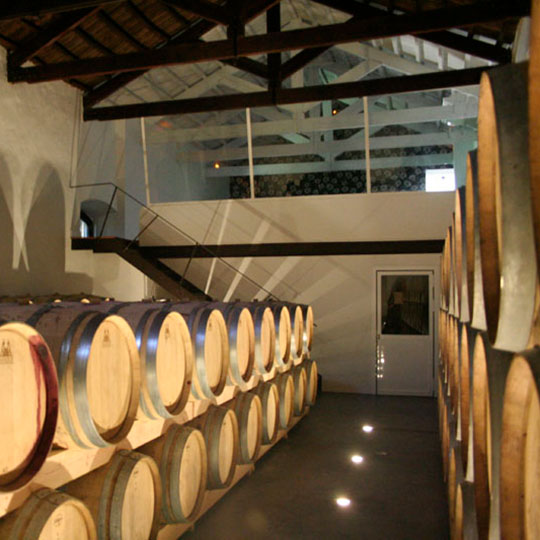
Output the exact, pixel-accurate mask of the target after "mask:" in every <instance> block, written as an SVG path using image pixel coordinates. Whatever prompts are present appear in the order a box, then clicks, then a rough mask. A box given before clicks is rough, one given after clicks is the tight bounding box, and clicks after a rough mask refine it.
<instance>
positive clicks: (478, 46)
mask: <svg viewBox="0 0 540 540" xmlns="http://www.w3.org/2000/svg"><path fill="white" fill-rule="evenodd" d="M314 1H315V2H317V3H318V4H322V5H324V6H327V7H330V8H333V9H337V10H338V11H343V12H344V13H348V14H349V15H354V16H357V17H377V16H379V15H381V14H382V13H384V12H385V10H384V9H383V8H376V7H373V6H368V5H366V4H360V3H359V2H356V0H314ZM518 1H519V0H518ZM519 3H520V4H521V7H522V9H523V11H524V13H523V14H522V15H520V16H525V15H529V14H530V13H529V12H530V6H528V4H527V2H523V1H521V2H519ZM490 8H491V6H490ZM527 11H529V12H527ZM456 26H458V25H456ZM421 37H422V39H425V40H426V41H430V42H431V43H435V44H436V45H442V46H443V47H448V48H450V49H454V50H456V51H459V52H463V53H466V54H471V55H473V56H477V57H479V58H484V59H486V60H490V61H492V62H498V63H506V62H509V61H510V60H511V53H510V51H508V49H505V48H503V47H500V46H498V45H490V44H489V43H484V42H482V41H480V40H478V39H473V38H472V37H465V36H460V35H458V34H455V33H453V32H447V31H438V32H427V33H424V34H422V36H421Z"/></svg>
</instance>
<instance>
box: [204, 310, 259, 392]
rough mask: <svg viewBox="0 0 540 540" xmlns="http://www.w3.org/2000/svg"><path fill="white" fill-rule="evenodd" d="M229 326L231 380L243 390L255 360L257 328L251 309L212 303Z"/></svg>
mask: <svg viewBox="0 0 540 540" xmlns="http://www.w3.org/2000/svg"><path fill="white" fill-rule="evenodd" d="M208 305H209V306H210V307H213V308H215V309H219V311H221V313H222V315H223V317H224V318H225V322H226V324H227V332H228V337H229V358H230V361H229V379H230V380H231V382H232V383H233V384H235V385H237V386H239V387H240V388H241V389H242V390H245V389H246V383H247V382H248V381H249V380H250V378H251V375H252V373H253V364H254V360H255V327H254V324H253V317H252V316H251V313H250V311H249V309H247V308H246V307H242V306H239V305H236V304H229V303H225V302H212V303H210V304H208Z"/></svg>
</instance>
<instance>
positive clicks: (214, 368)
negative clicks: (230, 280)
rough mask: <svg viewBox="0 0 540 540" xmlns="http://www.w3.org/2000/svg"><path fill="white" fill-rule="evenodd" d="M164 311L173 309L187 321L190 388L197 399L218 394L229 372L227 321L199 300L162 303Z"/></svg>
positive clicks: (215, 310)
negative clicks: (190, 347)
mask: <svg viewBox="0 0 540 540" xmlns="http://www.w3.org/2000/svg"><path fill="white" fill-rule="evenodd" d="M163 310H164V311H176V312H177V313H180V314H181V315H183V317H184V318H185V319H186V321H187V323H188V327H189V330H190V333H191V340H192V344H193V357H194V362H195V363H194V368H195V369H194V374H193V375H194V376H193V379H192V385H191V391H192V393H193V395H194V396H195V397H196V398H198V399H205V398H209V399H213V398H215V397H217V396H219V395H220V394H221V393H222V392H223V389H224V388H225V384H226V382H227V374H228V372H229V358H230V356H229V339H228V335H227V324H226V322H225V319H224V318H223V315H222V314H221V312H220V311H219V310H218V309H215V308H212V307H209V306H207V305H205V304H204V303H203V304H201V303H199V302H180V303H175V304H165V305H164V307H163Z"/></svg>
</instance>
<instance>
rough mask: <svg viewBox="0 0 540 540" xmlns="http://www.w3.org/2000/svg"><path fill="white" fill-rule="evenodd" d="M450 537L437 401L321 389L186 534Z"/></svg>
mask: <svg viewBox="0 0 540 540" xmlns="http://www.w3.org/2000/svg"><path fill="white" fill-rule="evenodd" d="M365 423H368V424H371V425H372V426H373V427H374V430H373V432H372V433H369V434H368V433H364V432H363V431H362V425H363V424H365ZM354 454H359V455H362V456H363V457H364V461H363V463H361V464H360V465H354V464H353V463H352V462H351V459H350V458H351V456H352V455H354ZM336 497H347V498H349V499H350V500H351V504H350V506H349V507H347V508H340V507H339V506H338V505H337V504H336V502H335V499H336ZM448 537H449V534H448V514H447V506H446V495H445V488H444V484H443V481H442V465H441V459H440V446H439V439H438V434H437V405H436V401H435V400H434V399H428V398H408V397H407V398H405V397H374V396H360V395H354V394H332V393H325V394H322V395H320V396H319V400H318V401H317V404H316V405H315V407H313V408H312V409H311V411H310V413H309V414H308V415H307V417H306V418H305V419H304V420H302V421H301V422H300V423H299V424H298V425H297V426H296V427H295V428H293V430H292V431H291V432H290V434H289V438H288V439H287V440H283V441H281V442H279V443H278V444H277V445H276V446H275V447H274V448H273V449H272V450H271V451H270V452H269V453H268V454H267V455H266V456H264V457H263V458H262V459H261V460H260V461H259V462H258V463H257V465H256V469H255V472H254V473H253V474H252V475H251V476H249V477H246V478H244V479H243V480H242V481H240V482H239V484H237V485H236V486H235V487H234V488H232V490H231V491H230V492H229V493H228V494H227V495H226V496H225V497H224V498H223V499H222V500H221V501H220V502H219V503H217V504H216V506H214V507H213V508H212V509H211V510H210V511H209V512H208V513H207V514H206V515H205V516H203V518H202V519H201V520H200V521H199V522H198V523H197V524H196V525H195V529H194V531H192V532H190V533H188V534H186V535H184V536H183V537H182V539H183V540H184V539H185V540H203V539H204V540H221V539H223V540H237V539H238V540H240V539H242V540H247V539H250V540H251V539H253V540H267V539H268V540H270V539H272V540H292V539H307V538H309V539H325V540H326V539H334V538H336V539H338V538H340V539H342V538H351V539H352V538H354V539H359V540H424V539H425V540H446V539H448Z"/></svg>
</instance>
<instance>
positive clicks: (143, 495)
mask: <svg viewBox="0 0 540 540" xmlns="http://www.w3.org/2000/svg"><path fill="white" fill-rule="evenodd" d="M64 491H65V492H66V493H68V494H69V495H72V496H73V497H76V498H77V499H79V500H80V501H82V502H83V503H84V504H85V505H86V507H87V508H88V510H89V511H90V514H91V515H92V517H93V518H94V522H95V524H96V527H97V532H98V537H99V539H100V540H133V539H135V538H136V539H137V540H148V539H150V538H156V536H157V533H158V529H159V523H160V513H161V481H160V478H159V471H158V468H157V465H156V462H155V461H154V460H153V459H152V458H151V457H149V456H145V455H143V454H140V453H138V452H130V451H127V450H120V451H119V452H117V453H116V454H115V455H114V456H113V458H112V459H111V461H110V462H109V463H108V464H107V465H106V466H105V467H101V468H100V469H98V470H96V471H93V472H91V473H90V474H87V475H86V476H83V477H82V478H79V479H77V480H75V481H74V482H71V483H70V484H68V485H67V486H65V487H64Z"/></svg>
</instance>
